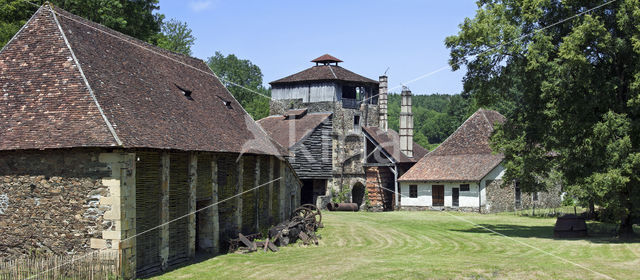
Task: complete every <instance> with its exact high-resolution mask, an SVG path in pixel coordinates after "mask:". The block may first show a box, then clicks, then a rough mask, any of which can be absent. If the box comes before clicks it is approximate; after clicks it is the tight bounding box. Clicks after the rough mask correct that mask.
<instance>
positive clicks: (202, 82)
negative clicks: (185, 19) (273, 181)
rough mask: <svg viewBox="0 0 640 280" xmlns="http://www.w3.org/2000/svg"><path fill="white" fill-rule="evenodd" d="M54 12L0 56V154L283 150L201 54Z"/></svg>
mask: <svg viewBox="0 0 640 280" xmlns="http://www.w3.org/2000/svg"><path fill="white" fill-rule="evenodd" d="M55 12H56V16H55V17H54V14H53V12H52V11H51V9H50V8H49V7H48V6H42V7H41V8H40V9H39V10H38V11H37V12H36V14H35V15H34V16H33V17H32V19H31V20H30V21H29V22H27V24H26V25H25V26H24V27H23V29H21V31H19V32H18V34H16V36H15V37H14V39H12V40H11V41H10V42H9V43H8V44H7V45H6V46H5V48H4V49H3V50H2V51H1V52H0V87H1V88H2V93H0V150H15V149H49V148H66V147H107V146H121V147H125V148H158V149H177V150H190V151H215V152H248V153H258V154H274V155H282V154H284V153H286V150H285V149H284V148H282V147H281V146H279V145H278V144H276V143H275V142H274V141H271V140H270V139H269V137H268V136H267V135H266V133H265V132H264V131H263V130H262V129H261V128H260V126H258V125H257V124H256V123H255V122H254V121H253V120H252V119H251V118H250V117H249V115H248V114H247V113H246V112H245V111H244V109H243V108H242V107H241V106H240V104H239V103H238V102H237V101H236V100H235V99H234V98H233V97H232V96H231V94H230V93H229V92H228V91H227V90H226V89H225V88H224V86H223V85H222V84H221V83H220V81H219V80H218V79H217V78H216V77H215V76H214V75H213V73H212V72H211V70H210V69H209V68H208V67H207V65H206V64H205V63H204V62H203V61H202V60H199V59H196V58H192V57H188V56H184V55H180V54H176V53H172V52H169V51H166V50H163V49H160V48H157V47H155V46H152V45H149V44H146V43H144V42H142V41H140V40H137V39H134V38H132V37H129V36H126V35H124V34H121V33H118V32H116V31H113V30H111V29H108V28H106V27H104V26H101V25H99V24H96V23H93V22H90V21H87V20H85V19H83V18H80V17H78V16H75V15H72V14H70V13H68V12H66V11H63V10H60V9H58V8H55ZM65 41H67V42H68V43H67V42H65ZM141 46H142V47H141ZM80 70H82V71H80ZM85 79H86V80H85ZM185 95H190V97H187V96H185Z"/></svg>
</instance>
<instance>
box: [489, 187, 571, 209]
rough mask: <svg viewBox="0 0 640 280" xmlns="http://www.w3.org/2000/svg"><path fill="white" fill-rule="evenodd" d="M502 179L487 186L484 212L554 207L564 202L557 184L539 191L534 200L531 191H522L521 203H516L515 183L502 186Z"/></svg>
mask: <svg viewBox="0 0 640 280" xmlns="http://www.w3.org/2000/svg"><path fill="white" fill-rule="evenodd" d="M502 183H503V181H502V180H495V181H493V182H491V184H489V185H488V186H487V187H486V192H487V198H486V199H487V201H486V202H485V206H484V209H483V210H482V211H483V212H486V213H498V212H505V211H515V210H522V209H530V208H532V207H534V206H535V207H536V208H554V207H559V206H561V204H562V200H561V195H560V192H561V189H560V186H559V185H557V186H556V187H555V188H553V189H551V190H549V191H548V192H539V193H538V200H536V201H534V196H533V194H531V193H525V192H521V194H520V204H519V205H516V200H515V199H516V194H515V187H514V184H513V183H512V184H508V185H506V186H502Z"/></svg>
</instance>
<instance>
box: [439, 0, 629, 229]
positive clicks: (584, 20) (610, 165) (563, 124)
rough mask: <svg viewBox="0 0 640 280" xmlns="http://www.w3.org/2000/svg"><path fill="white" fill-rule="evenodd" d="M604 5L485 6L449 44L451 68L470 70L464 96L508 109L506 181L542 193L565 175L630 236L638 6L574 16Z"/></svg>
mask: <svg viewBox="0 0 640 280" xmlns="http://www.w3.org/2000/svg"><path fill="white" fill-rule="evenodd" d="M605 2H606V1H595V0H590V1H577V0H571V1H556V0H540V1H529V0H509V1H507V0H504V1H503V0H495V1H491V0H482V1H478V10H477V13H476V15H475V17H474V18H473V19H468V18H467V19H465V21H464V22H463V23H462V24H461V25H460V31H459V33H458V34H457V35H454V36H450V37H448V38H447V39H446V45H447V47H449V48H450V49H451V60H450V64H451V66H452V67H453V68H454V69H456V70H457V69H459V67H460V66H461V65H466V66H467V69H468V72H467V73H466V75H465V77H464V79H463V82H464V94H465V95H468V96H471V97H472V98H473V99H474V100H475V102H477V103H478V105H479V106H501V107H502V108H503V109H504V110H505V111H506V112H503V113H505V115H506V116H507V122H506V123H505V124H504V125H502V126H499V127H498V128H497V130H496V133H495V135H494V136H493V137H492V140H493V141H492V143H493V147H494V149H495V150H498V151H501V152H503V153H504V154H505V167H506V168H507V172H506V174H505V179H506V180H516V179H517V180H519V181H520V186H521V188H522V189H523V190H524V191H529V192H533V191H540V190H545V189H546V187H547V184H545V183H544V181H545V180H543V178H546V177H548V176H549V174H550V173H551V172H552V171H553V170H555V171H559V172H560V174H562V180H563V181H564V182H566V188H565V190H567V191H568V192H569V193H570V194H572V195H573V196H574V197H576V198H578V200H579V201H580V203H581V204H583V205H585V206H586V205H588V204H589V203H595V204H596V205H598V206H600V207H601V210H602V217H603V218H605V219H607V220H617V221H619V222H620V225H621V227H620V233H621V234H623V235H625V234H630V233H632V232H633V229H632V225H631V219H632V217H634V216H637V215H638V214H639V213H640V184H639V183H640V177H639V175H640V172H638V171H640V170H639V169H640V153H639V151H638V147H639V145H640V120H639V119H638V118H639V116H640V2H639V1H638V0H619V1H615V2H613V1H611V2H610V3H607V4H606V5H604V6H602V7H600V8H598V9H594V10H593V11H590V12H589V13H586V14H584V15H580V16H576V17H573V18H570V17H572V16H574V15H577V14H579V13H582V12H585V11H588V10H589V9H591V8H593V7H596V6H598V5H602V4H604V3H605ZM564 19H568V20H566V21H562V22H560V21H561V20H564ZM558 22H560V23H558ZM554 23H558V24H554Z"/></svg>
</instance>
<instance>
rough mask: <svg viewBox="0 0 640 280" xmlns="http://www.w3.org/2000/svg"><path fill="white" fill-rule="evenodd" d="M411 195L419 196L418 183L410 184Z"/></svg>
mask: <svg viewBox="0 0 640 280" xmlns="http://www.w3.org/2000/svg"><path fill="white" fill-rule="evenodd" d="M409 197H411V198H417V197H418V185H409Z"/></svg>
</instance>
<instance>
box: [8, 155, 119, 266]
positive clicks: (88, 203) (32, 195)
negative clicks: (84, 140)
mask: <svg viewBox="0 0 640 280" xmlns="http://www.w3.org/2000/svg"><path fill="white" fill-rule="evenodd" d="M98 157H99V151H98V150H57V151H35V152H26V151H15V152H2V153H0V198H2V200H3V201H4V205H2V208H0V258H2V259H5V260H8V259H14V258H17V257H20V256H24V255H34V254H67V253H82V252H85V251H88V250H90V240H91V238H101V231H102V230H103V229H106V228H110V227H111V226H112V224H111V222H109V221H104V219H103V214H104V213H105V211H108V210H110V209H109V207H108V206H101V205H100V204H99V201H100V198H101V197H104V196H107V195H108V194H109V190H108V189H107V188H106V187H105V186H104V185H103V184H102V180H101V178H103V177H105V176H108V175H109V174H110V173H111V171H110V170H108V168H107V165H106V164H103V163H100V162H99V160H98Z"/></svg>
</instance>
